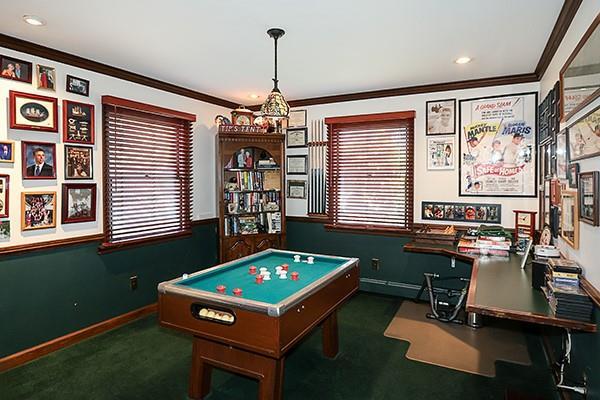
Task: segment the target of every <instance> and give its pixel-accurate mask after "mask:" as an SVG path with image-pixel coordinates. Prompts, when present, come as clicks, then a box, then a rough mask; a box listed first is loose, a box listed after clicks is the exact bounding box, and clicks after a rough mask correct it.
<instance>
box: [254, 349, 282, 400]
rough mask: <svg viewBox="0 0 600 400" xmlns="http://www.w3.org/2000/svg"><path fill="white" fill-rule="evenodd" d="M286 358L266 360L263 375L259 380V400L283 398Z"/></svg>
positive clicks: (278, 399) (279, 399)
mask: <svg viewBox="0 0 600 400" xmlns="http://www.w3.org/2000/svg"><path fill="white" fill-rule="evenodd" d="M284 369H285V368H284V358H281V359H279V360H276V359H270V358H265V359H264V363H263V367H262V370H263V375H262V376H261V377H260V378H259V380H258V400H281V399H282V398H283V371H284Z"/></svg>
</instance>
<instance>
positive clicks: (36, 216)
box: [21, 192, 56, 231]
mask: <svg viewBox="0 0 600 400" xmlns="http://www.w3.org/2000/svg"><path fill="white" fill-rule="evenodd" d="M55 227H56V192H23V193H21V230H23V231H31V230H35V229H47V228H55Z"/></svg>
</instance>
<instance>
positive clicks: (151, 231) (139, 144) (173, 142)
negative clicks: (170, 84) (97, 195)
mask: <svg viewBox="0 0 600 400" xmlns="http://www.w3.org/2000/svg"><path fill="white" fill-rule="evenodd" d="M102 105H103V174H104V234H105V240H104V243H103V244H102V245H101V247H100V249H101V250H110V249H114V248H117V247H123V246H126V245H127V246H128V245H131V244H140V243H145V242H149V241H154V240H160V239H164V238H167V237H175V236H183V235H189V234H191V214H192V200H191V190H192V127H191V124H192V122H193V121H195V120H196V116H195V115H193V114H187V113H181V112H178V111H173V110H168V109H164V108H160V107H156V106H151V105H146V104H143V103H138V102H134V101H130V100H125V99H119V98H116V97H112V96H103V98H102Z"/></svg>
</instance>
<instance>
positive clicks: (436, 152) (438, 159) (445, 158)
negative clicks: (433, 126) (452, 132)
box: [427, 136, 455, 170]
mask: <svg viewBox="0 0 600 400" xmlns="http://www.w3.org/2000/svg"><path fill="white" fill-rule="evenodd" d="M454 150H455V148H454V136H448V137H429V138H427V169H428V170H445V169H454V158H455V155H454Z"/></svg>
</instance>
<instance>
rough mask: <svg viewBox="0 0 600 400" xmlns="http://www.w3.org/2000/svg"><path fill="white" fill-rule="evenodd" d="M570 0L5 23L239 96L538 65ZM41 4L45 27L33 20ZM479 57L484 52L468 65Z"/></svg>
mask: <svg viewBox="0 0 600 400" xmlns="http://www.w3.org/2000/svg"><path fill="white" fill-rule="evenodd" d="M562 3H563V0H527V1H523V0H502V1H492V0H483V1H482V0H452V1H449V0H402V1H400V0H371V1H366V0H352V1H350V0H254V1H250V0H245V1H244V0H167V1H165V0H161V1H159V0H144V1H141V0H137V1H134V0H104V1H81V0H79V1H74V0H54V1H43V0H37V1H34V0H19V1H11V2H8V1H3V2H2V12H1V13H0V32H1V33H4V34H7V35H10V36H15V37H18V38H21V39H25V40H28V41H32V42H35V43H39V44H42V45H44V46H48V47H52V48H55V49H58V50H62V51H66V52H69V53H73V54H77V55H79V56H82V57H85V58H89V59H92V60H95V61H99V62H102V63H106V64H111V65H114V66H116V67H120V68H123V69H126V70H129V71H132V72H136V73H139V74H142V75H146V76H149V77H152V78H156V79H160V80H163V81H166V82H170V83H173V84H176V85H180V86H183V87H187V88H190V89H193V90H197V91H200V92H204V93H207V94H211V95H214V96H217V97H222V98H225V99H228V100H232V101H235V102H238V103H245V104H254V103H258V102H260V101H261V100H260V99H259V100H251V99H249V98H248V95H249V94H250V93H257V94H259V95H260V96H261V99H264V96H265V95H266V94H267V93H268V92H269V91H270V89H271V87H272V82H271V78H272V74H273V42H272V40H271V39H270V38H269V37H268V36H267V34H266V30H267V29H268V28H270V27H281V28H283V29H285V30H286V35H285V36H284V37H283V38H282V39H281V40H280V42H279V79H280V88H281V90H282V92H283V93H284V95H285V96H286V98H287V99H288V100H291V99H300V98H309V97H316V96H324V95H332V94H341V93H349V92H357V91H366V90H376V89H386V88H395V87H405V86H413V85H420V84H428V83H440V82H450V81H459V80H465V79H474V78H485V77H493V76H501V75H510V74H521V73H530V72H533V71H534V69H535V67H536V65H537V62H538V60H539V58H540V55H541V53H542V51H543V49H544V46H545V44H546V41H547V40H548V37H549V36H550V32H551V31H552V28H553V26H554V23H555V22H556V19H557V17H558V14H559V12H560V9H561V7H562ZM24 14H35V15H38V16H40V17H42V18H44V19H45V20H46V21H47V25H46V26H44V27H38V28H36V27H32V26H30V25H27V24H25V23H24V22H23V21H22V19H21V17H22V16H23V15H24ZM463 55H467V56H470V57H472V58H473V59H474V60H473V62H472V63H470V64H467V65H456V64H454V63H453V60H454V59H456V58H457V57H459V56H463Z"/></svg>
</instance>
